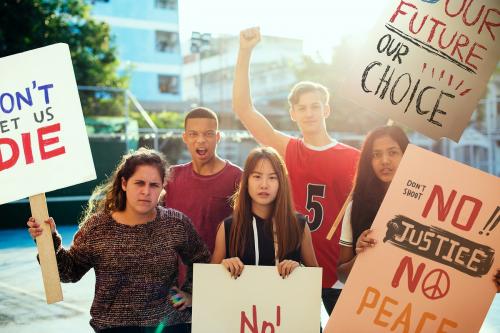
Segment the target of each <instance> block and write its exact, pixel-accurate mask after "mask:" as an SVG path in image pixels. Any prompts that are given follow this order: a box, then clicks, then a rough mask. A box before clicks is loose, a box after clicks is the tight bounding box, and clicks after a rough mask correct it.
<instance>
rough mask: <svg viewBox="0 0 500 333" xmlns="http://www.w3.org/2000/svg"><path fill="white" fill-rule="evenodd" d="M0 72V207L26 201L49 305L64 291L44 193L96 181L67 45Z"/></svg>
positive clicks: (24, 57) (22, 57)
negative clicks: (11, 202) (28, 201)
mask: <svg viewBox="0 0 500 333" xmlns="http://www.w3.org/2000/svg"><path fill="white" fill-rule="evenodd" d="M0 73H2V76H1V78H0V96H1V98H0V184H2V191H0V204H3V203H6V202H10V201H14V200H19V199H22V198H25V197H29V200H30V206H31V215H32V216H33V219H34V220H35V221H36V222H34V221H33V220H30V222H29V223H30V224H31V227H32V228H31V230H30V231H31V232H32V235H34V236H36V237H37V247H38V253H39V257H40V266H41V269H42V276H43V280H44V287H45V293H46V297H47V302H48V303H53V302H57V301H60V300H62V290H61V285H60V282H59V274H58V269H57V263H56V259H55V254H54V245H53V240H52V237H51V232H50V227H49V224H46V223H44V221H46V220H47V219H48V218H49V214H48V209H47V202H46V200H45V194H44V193H45V192H48V191H53V190H57V189H61V188H64V187H68V186H72V185H75V184H79V183H82V182H85V181H89V180H93V179H95V178H96V174H95V170H94V165H93V162H92V154H91V152H90V145H89V144H88V137H87V133H86V129H85V123H84V119H83V112H82V109H81V105H80V98H79V96H78V90H77V86H76V81H75V75H74V72H73V67H72V63H71V55H70V52H69V47H68V45H66V44H55V45H51V46H47V47H42V48H39V49H36V50H31V51H27V52H23V53H20V54H15V55H11V56H8V57H5V58H1V59H0ZM54 170H57V172H54ZM35 225H36V227H35ZM35 229H36V230H35ZM39 229H42V230H44V232H41V231H40V230H39Z"/></svg>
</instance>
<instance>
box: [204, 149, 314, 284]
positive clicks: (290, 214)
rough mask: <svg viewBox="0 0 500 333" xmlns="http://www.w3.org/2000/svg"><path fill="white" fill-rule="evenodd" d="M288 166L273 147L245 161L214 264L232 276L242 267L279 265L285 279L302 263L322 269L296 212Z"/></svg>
mask: <svg viewBox="0 0 500 333" xmlns="http://www.w3.org/2000/svg"><path fill="white" fill-rule="evenodd" d="M290 193H291V192H290V184H289V181H288V174H287V171H286V167H285V163H284V161H283V159H282V158H281V157H280V155H279V154H278V152H277V151H276V150H275V149H273V148H270V147H259V148H255V149H254V150H252V151H251V152H250V154H249V155H248V158H247V160H246V162H245V167H244V170H243V175H242V177H241V182H240V186H239V189H238V191H237V192H236V194H235V196H234V198H233V203H234V208H233V214H232V216H231V217H229V218H227V219H225V220H224V221H223V222H222V223H221V224H220V226H219V230H218V231H217V237H216V241H215V249H214V253H213V256H212V263H222V264H223V265H224V266H225V267H226V268H227V270H228V271H229V272H230V273H231V276H232V277H234V278H237V277H238V276H240V275H241V273H242V271H243V268H244V265H264V266H274V265H276V266H277V269H278V273H279V274H280V275H281V276H282V277H283V278H285V277H287V276H288V275H289V274H290V273H291V272H292V271H293V270H294V269H295V268H296V267H298V266H299V263H303V264H304V265H305V266H318V263H317V261H316V257H315V255H314V250H313V246H312V240H311V232H310V230H309V227H308V225H307V223H306V220H305V217H304V216H302V215H300V214H297V213H295V212H294V210H293V203H292V198H291V194H290Z"/></svg>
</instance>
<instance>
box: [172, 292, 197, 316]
mask: <svg viewBox="0 0 500 333" xmlns="http://www.w3.org/2000/svg"><path fill="white" fill-rule="evenodd" d="M170 290H173V291H175V292H176V294H175V295H170V301H171V302H172V304H173V306H174V308H176V309H177V310H179V311H184V310H186V309H187V308H188V307H191V301H192V296H191V294H190V293H187V292H185V291H182V290H180V289H179V288H177V287H172V288H171V289H170Z"/></svg>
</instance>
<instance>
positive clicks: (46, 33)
mask: <svg viewBox="0 0 500 333" xmlns="http://www.w3.org/2000/svg"><path fill="white" fill-rule="evenodd" d="M0 17H1V19H0V57H4V56H7V55H11V54H16V53H19V52H24V51H28V50H32V49H35V48H39V47H43V46H47V45H50V44H54V43H67V44H68V45H69V48H70V52H71V59H72V61H73V68H74V70H75V77H76V82H77V84H78V85H80V86H106V87H117V88H126V87H127V85H128V77H127V75H124V76H122V77H120V76H118V75H117V69H118V66H119V60H118V58H117V56H116V48H115V46H114V45H113V40H112V38H111V37H110V28H109V26H108V25H107V24H106V23H102V22H97V21H95V20H93V19H91V17H90V7H89V5H88V4H86V2H85V1H84V0H3V1H2V2H1V3H0ZM117 97H118V100H116V99H113V100H109V99H108V100H106V98H100V97H99V96H97V95H96V94H95V93H91V92H84V93H81V94H80V98H81V101H82V106H83V110H84V114H85V115H102V114H105V115H112V114H115V115H121V114H122V110H123V108H122V106H121V105H122V104H123V100H120V98H121V97H119V96H117ZM103 109H104V110H106V111H105V112H102V110H103Z"/></svg>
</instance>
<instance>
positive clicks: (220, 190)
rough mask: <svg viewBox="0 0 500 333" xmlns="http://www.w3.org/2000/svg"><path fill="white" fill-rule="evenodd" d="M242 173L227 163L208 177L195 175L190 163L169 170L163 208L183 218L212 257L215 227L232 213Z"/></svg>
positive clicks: (236, 167)
mask: <svg viewBox="0 0 500 333" xmlns="http://www.w3.org/2000/svg"><path fill="white" fill-rule="evenodd" d="M241 173H242V171H241V169H240V168H239V167H238V166H236V165H234V164H232V163H231V162H229V161H227V162H226V166H225V167H224V168H223V169H222V170H221V171H219V172H218V173H216V174H214V175H210V176H201V175H199V174H197V173H196V172H194V170H193V165H192V162H189V163H186V164H180V165H174V166H172V167H171V168H170V179H169V180H168V182H167V185H166V186H165V191H166V192H167V194H166V195H165V207H168V208H174V209H177V210H178V211H181V212H182V213H184V214H186V215H187V216H188V217H189V218H190V219H191V222H192V223H193V225H194V228H195V230H196V231H197V232H198V234H199V235H200V236H201V239H203V241H204V242H205V244H207V247H208V249H209V250H210V252H211V253H212V252H213V250H214V245H215V236H216V234H217V226H218V225H219V223H221V222H222V220H224V219H225V218H226V217H228V216H229V215H231V213H232V209H231V205H230V203H231V196H232V195H233V193H234V192H235V191H236V189H237V188H238V185H239V182H240V177H241Z"/></svg>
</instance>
